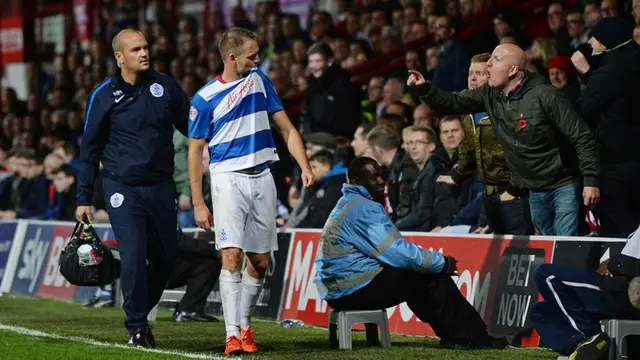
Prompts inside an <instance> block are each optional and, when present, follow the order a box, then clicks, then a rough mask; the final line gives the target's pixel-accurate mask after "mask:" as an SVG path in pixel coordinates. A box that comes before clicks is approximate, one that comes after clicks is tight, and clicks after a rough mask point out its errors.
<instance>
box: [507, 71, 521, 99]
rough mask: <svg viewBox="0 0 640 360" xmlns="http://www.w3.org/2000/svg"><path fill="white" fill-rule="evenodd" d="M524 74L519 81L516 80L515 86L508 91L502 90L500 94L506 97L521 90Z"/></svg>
mask: <svg viewBox="0 0 640 360" xmlns="http://www.w3.org/2000/svg"><path fill="white" fill-rule="evenodd" d="M524 78H525V77H524V76H522V78H521V79H520V81H518V83H517V84H516V86H515V87H514V88H513V89H511V91H509V92H508V93H505V92H504V91H502V94H503V95H504V96H506V97H508V98H509V97H512V96H514V95H515V94H517V93H518V92H520V90H522V86H523V85H524Z"/></svg>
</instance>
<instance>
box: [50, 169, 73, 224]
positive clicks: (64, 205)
mask: <svg viewBox="0 0 640 360" xmlns="http://www.w3.org/2000/svg"><path fill="white" fill-rule="evenodd" d="M53 184H54V186H55V192H54V193H53V194H51V195H52V196H50V199H49V204H48V205H49V207H48V209H47V216H46V220H60V221H74V220H75V217H76V176H75V172H74V170H73V168H72V167H71V165H68V164H63V165H61V166H60V167H59V168H57V169H55V170H54V171H53Z"/></svg>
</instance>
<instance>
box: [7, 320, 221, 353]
mask: <svg viewBox="0 0 640 360" xmlns="http://www.w3.org/2000/svg"><path fill="white" fill-rule="evenodd" d="M2 330H4V331H9V332H13V333H16V334H21V335H27V336H31V337H40V338H49V339H56V340H67V341H74V342H80V343H85V344H89V345H95V346H102V347H108V348H116V349H126V350H139V351H144V352H149V353H156V354H163V355H177V356H182V357H185V358H189V359H209V360H222V359H226V358H225V357H222V356H212V355H205V354H196V353H188V352H182V351H175V350H158V349H146V348H142V347H133V346H127V345H122V344H116V343H108V342H104V341H97V340H92V339H88V338H84V337H79V336H66V335H59V334H51V333H46V332H43V331H39V330H32V329H27V328H23V327H20V326H12V325H4V324H0V331H2Z"/></svg>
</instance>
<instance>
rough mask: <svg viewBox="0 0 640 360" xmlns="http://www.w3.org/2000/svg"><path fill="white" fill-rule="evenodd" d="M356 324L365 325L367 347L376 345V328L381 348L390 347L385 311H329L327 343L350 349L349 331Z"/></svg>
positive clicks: (377, 342)
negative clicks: (380, 337)
mask: <svg viewBox="0 0 640 360" xmlns="http://www.w3.org/2000/svg"><path fill="white" fill-rule="evenodd" d="M356 324H365V330H366V333H367V345H371V346H373V345H378V344H380V341H379V339H378V327H380V332H381V333H382V334H381V335H382V347H384V348H389V347H391V336H390V334H389V321H388V319H387V310H384V309H383V310H350V311H334V310H329V343H330V344H331V345H332V346H334V347H336V345H337V346H338V347H339V348H340V349H349V350H351V348H352V342H351V329H352V328H353V326H354V325H356Z"/></svg>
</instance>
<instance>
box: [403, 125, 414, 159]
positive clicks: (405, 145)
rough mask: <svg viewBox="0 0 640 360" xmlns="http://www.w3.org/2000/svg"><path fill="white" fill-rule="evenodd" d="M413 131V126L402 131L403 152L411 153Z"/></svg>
mask: <svg viewBox="0 0 640 360" xmlns="http://www.w3.org/2000/svg"><path fill="white" fill-rule="evenodd" d="M412 131H413V126H407V127H406V128H404V129H402V150H404V151H406V152H407V153H409V141H411V132H412Z"/></svg>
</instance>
